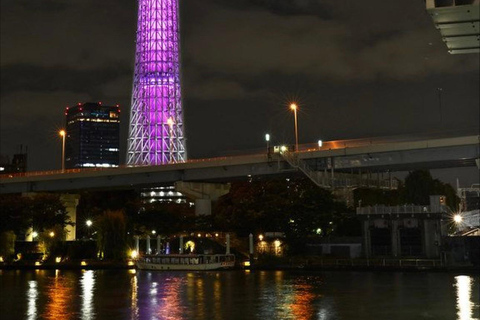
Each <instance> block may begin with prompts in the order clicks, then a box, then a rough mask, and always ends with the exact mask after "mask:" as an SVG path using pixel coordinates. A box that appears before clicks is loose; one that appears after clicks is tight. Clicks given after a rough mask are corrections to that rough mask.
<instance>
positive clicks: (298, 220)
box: [214, 177, 347, 253]
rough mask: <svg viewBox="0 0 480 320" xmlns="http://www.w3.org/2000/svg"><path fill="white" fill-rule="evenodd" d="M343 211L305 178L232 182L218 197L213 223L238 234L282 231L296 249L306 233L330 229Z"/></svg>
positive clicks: (324, 233)
mask: <svg viewBox="0 0 480 320" xmlns="http://www.w3.org/2000/svg"><path fill="white" fill-rule="evenodd" d="M346 211H347V209H346V207H345V206H344V205H343V204H340V203H337V202H335V201H334V198H333V196H332V194H331V192H330V191H327V190H325V189H321V188H319V187H317V186H315V185H314V184H313V183H312V182H311V181H310V180H308V179H307V178H303V177H301V178H292V179H277V180H265V181H252V182H235V183H233V184H232V188H231V190H230V193H229V194H227V195H225V196H223V197H222V198H220V200H219V201H218V203H217V205H216V207H215V217H214V223H215V225H216V226H217V227H218V228H219V229H221V230H230V231H234V232H236V233H237V234H238V235H239V236H247V235H248V234H250V233H253V234H258V233H264V232H268V231H277V232H284V233H285V235H286V238H287V242H288V243H289V247H290V248H291V249H292V251H294V252H298V253H300V252H301V251H302V250H303V248H304V244H305V242H306V241H307V239H308V237H309V236H313V235H316V236H318V235H320V236H328V235H331V234H332V233H334V232H335V230H336V228H337V226H338V225H339V224H341V223H342V222H343V221H344V220H345V216H344V212H346ZM344 230H345V229H344Z"/></svg>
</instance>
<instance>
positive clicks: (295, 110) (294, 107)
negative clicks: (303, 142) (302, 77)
mask: <svg viewBox="0 0 480 320" xmlns="http://www.w3.org/2000/svg"><path fill="white" fill-rule="evenodd" d="M290 109H292V110H293V115H294V117H295V151H296V152H298V121H297V109H298V106H297V105H296V104H295V103H292V104H291V105H290Z"/></svg>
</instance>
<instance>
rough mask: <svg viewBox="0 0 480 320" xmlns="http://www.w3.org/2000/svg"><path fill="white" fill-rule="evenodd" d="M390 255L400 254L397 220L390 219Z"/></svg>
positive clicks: (396, 255)
mask: <svg viewBox="0 0 480 320" xmlns="http://www.w3.org/2000/svg"><path fill="white" fill-rule="evenodd" d="M391 232H392V256H394V257H398V256H399V255H400V241H399V236H398V221H397V220H392V231H391Z"/></svg>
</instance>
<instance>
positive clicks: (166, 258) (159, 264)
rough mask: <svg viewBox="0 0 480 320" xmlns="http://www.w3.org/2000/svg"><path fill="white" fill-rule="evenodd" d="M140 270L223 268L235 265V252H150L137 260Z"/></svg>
mask: <svg viewBox="0 0 480 320" xmlns="http://www.w3.org/2000/svg"><path fill="white" fill-rule="evenodd" d="M136 265H137V268H138V269H140V270H190V271H195V270H221V269H231V268H233V267H234V266H235V255H233V254H158V255H154V254H151V255H150V254H149V255H144V256H142V257H141V258H139V259H138V260H137V262H136Z"/></svg>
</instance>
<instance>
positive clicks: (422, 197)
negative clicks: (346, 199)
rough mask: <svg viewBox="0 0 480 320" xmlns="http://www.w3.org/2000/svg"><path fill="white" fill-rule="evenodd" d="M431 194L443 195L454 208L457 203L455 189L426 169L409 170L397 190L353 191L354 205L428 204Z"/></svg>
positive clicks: (360, 189)
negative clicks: (435, 177) (433, 176)
mask: <svg viewBox="0 0 480 320" xmlns="http://www.w3.org/2000/svg"><path fill="white" fill-rule="evenodd" d="M431 195H444V196H446V197H447V205H448V206H449V207H450V208H451V209H452V210H455V209H456V208H457V206H458V203H459V198H458V197H457V195H456V192H455V189H453V187H452V186H451V185H450V184H448V183H443V182H441V181H440V180H438V179H433V178H432V175H431V174H430V171H428V170H415V171H411V172H410V173H409V174H408V175H407V177H406V178H405V183H404V184H400V186H399V188H398V190H382V189H371V188H358V189H356V190H355V191H354V199H355V205H357V206H358V205H361V206H373V205H378V204H384V205H387V206H396V205H403V204H407V203H408V204H416V205H429V204H430V196H431Z"/></svg>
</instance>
